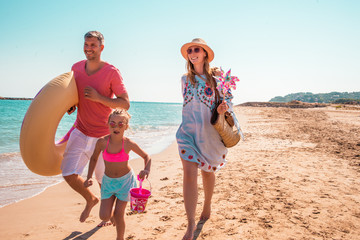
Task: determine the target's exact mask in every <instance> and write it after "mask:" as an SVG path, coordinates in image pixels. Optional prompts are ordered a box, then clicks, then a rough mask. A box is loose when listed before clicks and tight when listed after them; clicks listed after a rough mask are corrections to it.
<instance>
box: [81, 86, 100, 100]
mask: <svg viewBox="0 0 360 240" xmlns="http://www.w3.org/2000/svg"><path fill="white" fill-rule="evenodd" d="M84 96H85V98H86V99H89V100H91V101H94V102H98V101H99V98H100V94H99V93H98V92H97V91H96V90H95V88H93V87H90V86H87V87H86V88H85V89H84Z"/></svg>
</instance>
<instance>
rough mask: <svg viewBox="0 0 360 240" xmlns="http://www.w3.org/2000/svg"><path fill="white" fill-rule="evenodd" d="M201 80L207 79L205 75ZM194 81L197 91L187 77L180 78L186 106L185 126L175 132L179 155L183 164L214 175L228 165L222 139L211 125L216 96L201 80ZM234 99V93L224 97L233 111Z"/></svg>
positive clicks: (183, 114)
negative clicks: (195, 166)
mask: <svg viewBox="0 0 360 240" xmlns="http://www.w3.org/2000/svg"><path fill="white" fill-rule="evenodd" d="M201 77H203V78H204V79H206V77H205V75H203V76H201ZM195 80H196V81H197V84H196V85H197V86H195V87H194V86H193V85H192V84H191V83H190V81H187V80H186V75H184V76H183V77H182V78H181V85H182V90H183V98H184V102H183V109H182V123H181V125H180V127H179V129H178V130H177V132H176V140H177V143H178V148H179V155H180V157H181V158H182V159H183V160H186V161H190V162H195V163H198V167H199V168H200V169H201V170H204V171H206V172H215V171H217V170H219V169H220V168H222V167H223V166H224V165H225V164H226V154H227V149H226V147H225V146H224V144H223V142H222V141H221V137H220V135H219V134H218V132H217V131H216V130H215V128H214V126H212V125H211V123H210V118H211V109H212V108H213V107H214V104H215V92H214V90H213V89H211V87H210V85H208V84H206V82H205V81H204V80H203V79H201V78H200V77H199V76H195ZM220 96H222V94H221V93H220ZM232 98H233V96H232V95H231V92H228V93H227V94H226V96H225V100H226V102H227V104H228V105H229V107H230V111H232V103H231V99H232Z"/></svg>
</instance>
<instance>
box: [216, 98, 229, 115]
mask: <svg viewBox="0 0 360 240" xmlns="http://www.w3.org/2000/svg"><path fill="white" fill-rule="evenodd" d="M228 109H229V106H228V105H227V103H226V101H222V103H220V104H219V106H218V108H217V112H218V113H219V114H224V113H225V112H226V111H227V110H228Z"/></svg>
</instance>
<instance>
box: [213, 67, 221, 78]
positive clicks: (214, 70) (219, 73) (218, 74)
mask: <svg viewBox="0 0 360 240" xmlns="http://www.w3.org/2000/svg"><path fill="white" fill-rule="evenodd" d="M211 72H212V74H213V75H214V76H217V77H219V76H221V69H220V68H218V67H213V68H212V69H211Z"/></svg>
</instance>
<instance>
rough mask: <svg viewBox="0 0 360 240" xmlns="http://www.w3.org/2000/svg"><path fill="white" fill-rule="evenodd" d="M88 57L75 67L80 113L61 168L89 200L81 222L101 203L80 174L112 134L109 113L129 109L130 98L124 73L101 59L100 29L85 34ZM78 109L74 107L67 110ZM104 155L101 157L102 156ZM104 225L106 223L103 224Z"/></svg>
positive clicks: (100, 166)
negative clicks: (102, 140) (102, 139)
mask: <svg viewBox="0 0 360 240" xmlns="http://www.w3.org/2000/svg"><path fill="white" fill-rule="evenodd" d="M84 40H85V41H84V53H85V56H86V60H82V61H80V62H77V63H75V64H74V65H73V66H72V69H71V70H72V71H73V72H74V77H75V81H76V86H77V90H78V97H79V102H78V105H77V106H78V112H77V117H76V122H75V127H76V128H75V130H73V131H72V133H71V135H70V138H69V141H68V143H67V146H66V149H65V152H64V159H63V161H62V165H61V170H62V175H63V177H64V179H65V181H66V182H67V183H68V184H69V185H70V186H71V187H72V188H73V189H74V190H75V191H76V192H78V193H79V194H80V195H81V196H83V197H84V198H85V200H86V206H85V209H84V211H83V212H82V213H81V215H80V222H84V221H85V220H86V218H87V217H88V216H89V214H90V211H91V209H92V208H93V207H94V206H95V205H96V204H97V203H98V202H99V198H98V197H97V196H95V195H94V194H93V193H92V192H91V191H90V190H89V188H86V187H84V179H83V178H82V177H81V173H82V172H83V170H84V167H85V166H86V164H87V163H88V161H89V159H90V157H91V155H92V153H93V150H94V147H95V144H96V142H97V139H98V138H99V137H102V136H104V135H107V134H109V129H108V126H107V121H108V116H109V114H110V112H111V110H112V109H113V108H124V109H126V110H128V109H129V107H130V103H129V97H128V94H127V91H126V88H125V86H124V84H123V81H122V77H121V74H120V72H119V70H118V69H117V68H115V67H114V66H113V65H111V64H109V63H107V62H104V61H102V60H101V53H102V51H103V49H104V37H103V35H102V34H101V33H100V32H98V31H90V32H87V33H86V34H85V36H84ZM73 111H75V106H74V107H72V108H70V109H69V111H68V113H69V114H71V113H72V112H73ZM100 158H102V156H100ZM103 174H104V162H103V159H99V161H98V164H97V166H96V169H95V176H96V179H97V181H98V182H99V184H101V180H102V176H103ZM101 224H103V225H104V224H105V223H101Z"/></svg>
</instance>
